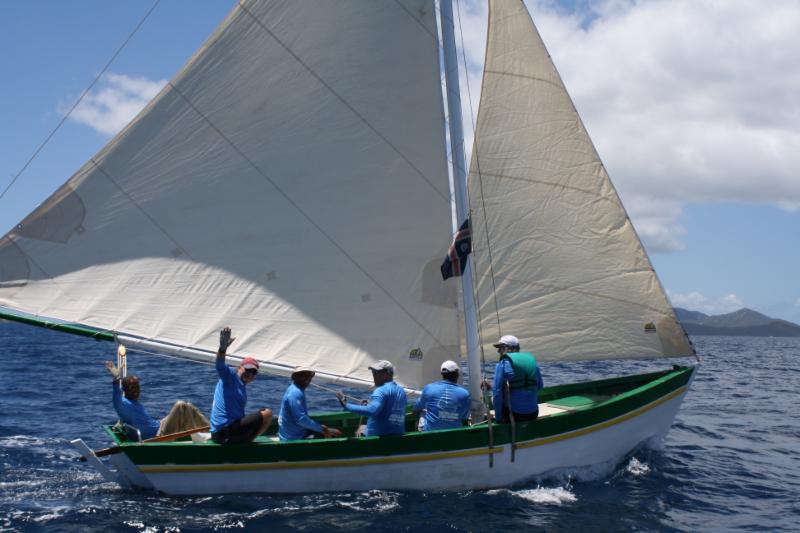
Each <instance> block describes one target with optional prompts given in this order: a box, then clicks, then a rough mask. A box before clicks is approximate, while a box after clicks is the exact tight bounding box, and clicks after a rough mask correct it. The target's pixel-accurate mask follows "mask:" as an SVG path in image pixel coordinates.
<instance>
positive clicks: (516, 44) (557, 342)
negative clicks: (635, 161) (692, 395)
mask: <svg viewBox="0 0 800 533" xmlns="http://www.w3.org/2000/svg"><path fill="white" fill-rule="evenodd" d="M489 13H490V16H489V29H488V32H489V33H488V41H487V52H486V64H485V70H484V78H483V88H482V92H481V102H480V112H479V114H478V121H477V126H476V133H475V146H474V148H473V157H472V162H471V167H470V175H469V192H470V204H471V205H470V207H471V209H472V212H473V216H472V220H473V259H474V260H475V271H476V277H477V281H476V283H477V286H478V297H479V298H478V299H479V303H480V307H479V309H480V315H481V317H480V318H481V322H480V323H481V327H482V328H481V329H482V333H483V339H484V342H485V343H487V344H488V343H489V342H491V341H494V339H496V338H497V336H499V335H500V333H501V332H502V333H504V334H506V333H509V334H513V335H516V336H517V337H519V338H520V340H521V342H522V346H523V348H524V349H526V350H531V351H533V352H534V353H535V354H536V355H537V357H538V358H540V359H541V360H581V359H619V358H639V357H663V356H676V355H690V354H692V353H693V349H692V347H691V346H690V345H689V343H688V340H687V337H686V335H685V333H684V331H683V329H682V328H681V326H680V325H679V323H678V322H677V319H676V317H675V315H674V312H673V311H672V307H671V306H670V303H669V301H668V300H667V298H666V296H665V294H664V291H663V289H662V287H661V285H660V283H659V281H658V279H657V277H656V275H655V272H654V271H653V267H652V265H651V264H650V261H649V259H648V257H647V254H646V253H645V251H644V249H643V247H642V245H641V243H640V242H639V238H638V237H637V235H636V232H635V231H634V229H633V226H632V225H631V222H630V220H629V219H628V216H627V214H626V212H625V209H624V208H623V207H622V204H621V203H620V200H619V197H618V196H617V193H616V191H615V190H614V188H613V186H612V184H611V182H610V180H609V178H608V175H607V174H606V171H605V169H604V168H603V165H602V163H601V162H600V159H599V157H598V155H597V152H596V151H595V149H594V146H593V145H592V142H591V140H590V139H589V136H588V134H587V132H586V130H585V129H584V127H583V124H582V123H581V120H580V118H579V117H578V114H577V112H576V110H575V107H574V106H573V104H572V101H571V99H570V97H569V95H568V94H567V91H566V89H565V88H564V85H563V83H562V81H561V78H560V76H559V75H558V72H557V71H556V69H555V67H554V65H553V63H552V61H551V59H550V56H549V55H548V53H547V50H546V49H545V47H544V44H543V43H542V40H541V38H540V37H539V35H538V33H537V31H536V28H535V27H534V25H533V22H532V20H531V18H530V15H529V14H528V12H527V10H526V8H525V6H524V4H523V2H522V1H521V0H491V1H490V11H489ZM490 255H491V261H490ZM492 276H493V277H494V283H493V280H492ZM495 288H496V290H495ZM498 326H499V327H498ZM485 349H489V350H491V347H489V346H486V347H485Z"/></svg>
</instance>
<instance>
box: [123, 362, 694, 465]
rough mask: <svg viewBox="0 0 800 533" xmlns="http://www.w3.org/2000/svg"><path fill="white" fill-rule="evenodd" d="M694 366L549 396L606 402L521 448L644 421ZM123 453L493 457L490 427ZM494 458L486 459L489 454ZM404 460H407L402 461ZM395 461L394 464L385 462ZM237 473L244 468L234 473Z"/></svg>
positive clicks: (198, 461) (270, 458) (253, 457)
mask: <svg viewBox="0 0 800 533" xmlns="http://www.w3.org/2000/svg"><path fill="white" fill-rule="evenodd" d="M693 372H694V367H676V368H675V369H674V370H669V371H664V372H656V373H651V374H643V375H638V376H626V377H621V378H612V379H606V380H600V381H595V382H587V383H576V384H570V385H562V386H558V387H551V388H546V389H544V390H543V391H542V392H541V394H540V401H541V402H543V403H544V402H549V401H551V400H557V399H559V398H566V397H569V396H576V395H584V396H589V397H597V398H603V397H606V398H607V399H605V400H602V399H601V400H600V401H597V402H596V403H594V404H592V405H591V406H585V407H579V408H577V409H574V410H570V411H565V412H563V413H559V414H555V415H551V416H548V417H544V418H541V419H539V420H537V421H535V422H527V423H525V422H523V423H519V424H517V428H516V430H517V442H518V443H519V444H520V445H524V447H531V446H539V445H543V444H547V443H549V442H555V441H558V440H564V439H567V438H573V437H577V436H580V435H582V434H585V433H590V432H592V431H597V430H599V429H603V428H604V427H608V426H611V425H615V424H618V423H620V422H623V421H625V420H627V419H630V418H633V417H635V416H638V415H640V414H642V413H644V412H646V411H648V410H650V409H652V408H653V407H656V406H658V405H660V404H661V403H664V402H666V401H668V400H669V399H672V398H674V397H676V396H679V395H680V394H682V393H684V392H685V391H686V387H687V385H688V383H689V381H690V379H691V377H692V373H693ZM348 416H349V415H346V414H342V413H329V414H326V415H323V416H321V417H318V418H319V419H323V418H324V419H325V422H323V423H332V422H335V421H336V420H338V421H340V422H342V421H345V422H347V421H349V418H348ZM112 436H113V437H115V439H116V440H117V443H118V444H120V445H121V447H122V450H123V452H124V453H125V454H126V455H127V456H128V457H129V458H130V459H131V461H132V462H133V463H134V464H137V465H142V466H144V465H146V466H147V467H148V468H161V467H163V468H169V469H178V470H180V469H189V470H191V469H194V468H195V467H201V466H205V467H209V465H211V466H210V467H212V468H213V467H214V465H219V466H222V465H223V464H225V467H227V468H233V466H234V465H241V468H242V469H248V468H252V465H261V466H259V468H277V467H271V466H266V465H270V464H276V463H284V466H282V468H289V467H290V466H289V465H288V464H286V463H292V462H294V463H296V466H297V467H298V468H302V467H303V466H302V465H303V464H311V463H314V462H325V461H338V462H344V461H348V460H351V461H364V460H373V459H374V458H377V459H375V460H377V461H379V462H381V461H382V462H391V461H395V460H396V461H405V460H413V459H412V457H413V456H414V455H431V454H442V453H447V452H454V453H456V454H458V453H463V452H467V451H469V450H488V446H489V438H488V431H487V428H486V425H482V426H475V427H467V428H459V429H451V430H446V431H435V432H428V433H418V432H415V433H407V434H406V435H404V436H397V437H380V438H379V437H367V438H340V439H326V440H308V441H293V442H284V443H280V442H274V441H271V440H269V439H264V440H259V441H257V442H256V443H253V444H246V445H234V446H222V445H218V444H214V443H213V442H207V443H202V444H200V443H192V442H171V443H155V444H145V445H142V444H136V443H123V442H120V441H119V440H118V438H117V436H116V435H114V434H112ZM510 442H511V428H510V426H509V425H508V424H495V425H494V441H493V444H494V446H496V447H498V448H499V447H502V446H503V445H507V444H509V443H510ZM487 453H488V452H487ZM402 456H406V457H408V459H404V458H403V459H401V457H402ZM388 459H391V461H387V460H388ZM236 467H237V468H238V467H239V466H236Z"/></svg>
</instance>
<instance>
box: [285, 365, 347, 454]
mask: <svg viewBox="0 0 800 533" xmlns="http://www.w3.org/2000/svg"><path fill="white" fill-rule="evenodd" d="M315 374H316V372H314V370H313V369H312V368H309V367H307V366H298V367H297V368H295V369H294V372H292V384H291V385H289V388H287V389H286V393H285V394H284V395H283V400H281V412H280V414H279V415H278V428H279V429H278V436H279V437H280V439H281V440H302V439H305V438H307V437H309V436H310V435H314V434H322V437H323V438H326V439H327V438H329V437H339V436H341V434H342V432H341V431H339V430H338V429H335V428H328V426H324V425H322V424H320V423H319V422H317V421H316V420H314V419H313V418H311V417H310V416H308V408H307V407H306V388H307V387H308V386H309V385H310V384H311V380H312V379H314V375H315Z"/></svg>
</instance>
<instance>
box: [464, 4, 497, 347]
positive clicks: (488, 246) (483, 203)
mask: <svg viewBox="0 0 800 533" xmlns="http://www.w3.org/2000/svg"><path fill="white" fill-rule="evenodd" d="M489 9H491V7H489ZM456 12H457V13H458V30H459V32H460V34H461V57H462V58H463V61H464V72H466V73H467V75H466V76H465V78H466V84H467V99H468V101H469V116H470V122H471V123H472V137H473V139H472V153H473V155H474V156H475V166H476V172H477V174H478V186H479V187H480V196H481V210H482V211H483V227H484V230H485V231H486V251H487V254H488V255H489V277H490V278H491V280H492V297H493V299H494V312H495V316H496V317H497V336H498V337H500V336H501V335H502V334H503V330H502V328H501V327H500V304H499V303H498V302H497V284H496V282H495V275H494V259H493V257H492V246H491V242H490V240H489V221H488V219H487V218H486V197H485V196H484V194H483V177H482V174H481V159H480V154H479V153H478V136H477V128H476V124H475V109H474V107H473V105H472V90H471V89H470V84H469V66H468V65H467V54H466V52H465V51H464V26H463V25H462V24H461V2H460V1H459V0H456ZM489 25H491V16H490V17H489ZM486 34H487V39H486V52H485V55H484V62H483V63H484V76H485V75H486V74H485V73H486V70H485V69H486V59H485V58H486V56H488V54H489V39H488V35H489V27H488V26H487V28H486ZM479 112H480V110H479ZM469 200H470V194H469V188H467V201H469ZM470 211H471V210H470ZM471 226H472V227H473V228H474V226H475V225H474V223H473V224H471ZM472 264H473V266H476V261H475V260H474V257H473V261H472ZM473 270H476V269H474V268H473ZM476 274H477V272H476ZM473 278H474V279H473V283H474V284H475V285H476V287H475V292H476V294H477V292H478V290H477V283H478V279H477V278H478V276H477V275H476V276H473ZM478 329H479V330H480V323H479V324H478ZM481 357H483V343H481Z"/></svg>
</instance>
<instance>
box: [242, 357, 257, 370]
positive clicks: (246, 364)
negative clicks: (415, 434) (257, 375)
mask: <svg viewBox="0 0 800 533" xmlns="http://www.w3.org/2000/svg"><path fill="white" fill-rule="evenodd" d="M239 366H241V367H242V368H244V369H245V370H250V369H254V370H258V366H259V365H258V361H256V360H255V359H253V358H252V357H245V358H244V359H242V363H241V364H240V365H239Z"/></svg>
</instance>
